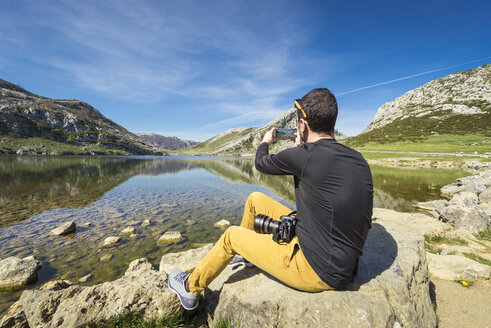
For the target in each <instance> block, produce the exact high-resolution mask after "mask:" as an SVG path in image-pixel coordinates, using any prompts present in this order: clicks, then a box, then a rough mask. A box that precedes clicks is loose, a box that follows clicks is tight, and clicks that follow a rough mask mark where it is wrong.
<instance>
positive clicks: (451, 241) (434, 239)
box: [425, 235, 467, 254]
mask: <svg viewBox="0 0 491 328" xmlns="http://www.w3.org/2000/svg"><path fill="white" fill-rule="evenodd" d="M425 241H426V243H425V248H426V251H427V252H429V253H433V254H440V253H441V251H442V248H441V247H438V245H439V244H446V245H467V241H465V240H464V239H462V238H448V237H443V236H429V235H425Z"/></svg>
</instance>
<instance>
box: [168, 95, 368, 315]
mask: <svg viewBox="0 0 491 328" xmlns="http://www.w3.org/2000/svg"><path fill="white" fill-rule="evenodd" d="M295 107H296V108H297V133H296V140H295V146H296V147H293V148H289V149H286V150H284V151H281V152H279V153H278V154H269V153H268V146H269V145H270V144H272V143H274V142H276V141H277V139H276V138H274V137H273V135H274V131H275V128H273V129H271V130H270V131H268V132H266V134H265V136H264V139H263V141H262V143H261V144H260V145H259V147H258V149H257V152H256V160H255V165H256V169H257V170H258V171H259V172H262V173H265V174H273V175H293V176H294V182H295V195H296V206H297V212H298V213H297V217H298V223H297V225H296V228H295V232H296V236H295V237H294V238H293V240H292V241H291V242H290V243H282V244H280V243H277V242H275V241H273V239H272V238H271V235H268V234H259V233H256V232H255V231H254V229H253V226H254V219H255V217H256V216H257V215H258V214H263V215H267V216H269V217H271V218H273V219H275V220H279V218H280V216H282V215H288V214H290V213H291V210H290V209H289V208H287V207H286V206H284V205H282V204H280V203H278V202H276V201H274V200H273V199H271V198H269V197H268V196H266V195H264V194H261V193H258V192H254V193H252V194H251V195H250V196H249V198H248V199H247V202H246V204H245V208H244V216H243V218H242V222H241V224H240V226H239V227H237V226H232V227H229V228H228V229H227V230H226V231H225V232H224V233H223V235H222V236H221V237H220V239H219V240H218V242H217V243H216V244H215V246H214V247H213V248H212V249H211V251H210V252H209V253H208V254H207V255H206V256H205V258H204V259H203V260H202V261H201V263H200V264H199V265H198V266H197V267H196V268H195V269H194V271H193V273H191V274H189V273H183V272H182V271H181V270H179V269H177V268H175V269H173V270H172V271H171V273H170V274H169V278H168V281H169V288H170V289H171V290H173V291H174V292H175V293H176V294H177V295H178V296H179V299H180V300H181V303H182V305H183V306H184V308H185V309H188V310H191V309H194V308H196V307H197V306H198V302H199V294H200V292H201V291H202V290H203V289H205V288H206V287H207V286H208V285H209V284H210V283H211V282H212V281H213V279H215V278H216V277H217V276H218V275H219V274H220V273H221V272H222V271H223V270H224V269H225V267H226V266H227V265H228V264H229V263H230V262H231V260H232V259H233V262H234V263H237V262H240V261H245V260H244V259H247V261H249V262H250V263H252V264H254V265H256V266H257V267H259V268H260V269H262V270H264V271H266V272H268V273H269V274H271V275H273V276H274V277H276V278H277V279H279V280H281V281H282V282H284V283H285V284H287V285H289V286H291V287H293V288H296V289H298V290H302V291H307V292H320V291H324V290H328V289H334V288H341V287H343V286H345V285H346V284H347V283H349V282H350V281H352V279H353V277H354V275H355V274H356V270H357V263H358V258H359V257H360V256H361V254H362V247H363V244H364V242H365V239H366V237H367V234H368V230H369V229H370V225H371V216H372V204H373V186H372V176H371V173H370V168H369V167H368V164H367V162H366V161H365V159H364V158H363V157H362V155H361V154H360V153H359V152H357V151H355V150H353V149H351V148H349V147H346V146H344V145H342V144H340V143H337V142H336V140H335V139H334V125H335V123H336V118H337V113H338V108H337V102H336V98H335V97H334V95H333V94H332V93H331V92H330V91H329V90H328V89H325V88H319V89H314V90H312V91H310V92H309V93H307V94H306V95H305V96H304V97H303V98H302V99H298V100H295ZM238 254H240V255H241V256H243V258H242V257H241V256H240V255H238ZM234 256H235V258H234Z"/></svg>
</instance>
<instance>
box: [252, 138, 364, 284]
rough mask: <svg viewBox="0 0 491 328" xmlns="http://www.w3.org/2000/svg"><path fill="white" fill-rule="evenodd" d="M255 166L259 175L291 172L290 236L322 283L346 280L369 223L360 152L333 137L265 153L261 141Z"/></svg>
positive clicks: (359, 253) (359, 252)
mask: <svg viewBox="0 0 491 328" xmlns="http://www.w3.org/2000/svg"><path fill="white" fill-rule="evenodd" d="M255 165H256V169H257V170H258V171H259V172H262V173H266V174H275V175H290V174H291V175H293V176H294V179H295V195H296V205H297V217H298V223H297V226H296V234H297V236H298V240H299V243H300V248H301V249H302V251H303V253H304V255H305V258H306V259H307V261H308V262H309V264H310V265H311V266H312V268H313V269H314V271H315V272H316V273H317V275H318V276H319V277H320V278H321V279H322V281H324V282H325V283H326V284H328V285H330V286H332V287H335V288H341V287H343V286H344V285H346V284H347V283H349V282H350V281H351V280H352V279H353V271H354V270H353V269H354V268H355V264H356V262H357V259H358V258H359V257H360V256H361V254H362V248H363V244H364V243H365V239H366V237H367V234H368V230H369V229H370V227H371V217H372V207H373V184H372V174H371V172H370V168H369V166H368V164H367V162H366V161H365V159H364V158H363V156H362V155H361V154H360V153H359V152H357V151H355V150H353V149H351V148H349V147H347V146H344V145H342V144H339V143H337V142H336V140H334V139H320V140H318V141H316V142H312V143H310V142H309V143H304V144H303V145H301V146H299V147H293V148H289V149H286V150H283V151H281V152H279V153H278V154H269V151H268V144H267V143H266V142H264V143H261V144H260V145H259V147H258V149H257V152H256V160H255Z"/></svg>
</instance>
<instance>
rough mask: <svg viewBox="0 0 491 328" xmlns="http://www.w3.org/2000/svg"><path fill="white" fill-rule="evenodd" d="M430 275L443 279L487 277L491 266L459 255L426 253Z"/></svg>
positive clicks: (490, 272)
mask: <svg viewBox="0 0 491 328" xmlns="http://www.w3.org/2000/svg"><path fill="white" fill-rule="evenodd" d="M426 255H427V258H428V266H429V269H430V272H431V275H432V276H435V277H437V278H439V279H444V280H461V279H464V280H476V279H489V278H490V274H491V267H490V266H488V265H484V264H481V263H478V262H476V261H473V260H471V259H468V258H466V257H463V256H459V255H437V254H431V253H427V254H426Z"/></svg>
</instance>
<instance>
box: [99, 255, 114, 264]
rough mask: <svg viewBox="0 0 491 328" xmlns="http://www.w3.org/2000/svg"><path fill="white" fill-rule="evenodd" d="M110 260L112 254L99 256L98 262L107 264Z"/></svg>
mask: <svg viewBox="0 0 491 328" xmlns="http://www.w3.org/2000/svg"><path fill="white" fill-rule="evenodd" d="M112 258H113V255H112V254H105V255H102V256H101V258H100V259H99V261H101V262H108V261H110V260H111V259H112Z"/></svg>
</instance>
